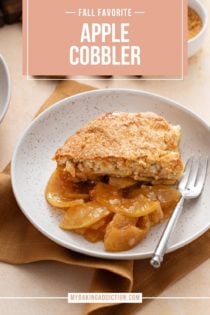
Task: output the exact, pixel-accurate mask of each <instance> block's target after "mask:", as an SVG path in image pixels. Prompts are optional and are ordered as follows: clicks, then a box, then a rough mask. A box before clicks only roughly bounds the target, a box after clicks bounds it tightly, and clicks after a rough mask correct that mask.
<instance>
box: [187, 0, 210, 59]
mask: <svg viewBox="0 0 210 315" xmlns="http://www.w3.org/2000/svg"><path fill="white" fill-rule="evenodd" d="M188 5H189V6H190V7H191V8H192V9H194V10H195V11H196V12H197V13H198V15H199V16H200V18H201V20H202V22H203V27H202V29H201V31H200V32H199V33H198V34H197V35H196V36H195V37H193V38H191V39H190V40H188V58H190V57H192V56H193V55H194V54H196V53H197V52H198V51H199V50H200V48H201V46H202V44H203V41H204V39H205V36H206V31H207V26H208V13H207V11H206V9H205V7H204V5H203V4H202V3H201V2H200V1H198V0H188Z"/></svg>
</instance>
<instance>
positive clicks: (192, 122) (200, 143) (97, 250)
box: [11, 89, 210, 259]
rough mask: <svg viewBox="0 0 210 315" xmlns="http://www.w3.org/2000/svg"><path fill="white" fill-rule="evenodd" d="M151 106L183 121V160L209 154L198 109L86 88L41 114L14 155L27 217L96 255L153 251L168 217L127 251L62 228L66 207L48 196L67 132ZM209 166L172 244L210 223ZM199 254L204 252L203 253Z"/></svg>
mask: <svg viewBox="0 0 210 315" xmlns="http://www.w3.org/2000/svg"><path fill="white" fill-rule="evenodd" d="M114 111H121V112H142V111H152V112H155V113H157V114H159V115H162V116H164V117H165V118H166V119H167V120H168V121H169V122H171V123H172V124H175V125H176V124H180V125H181V127H182V140H181V151H182V157H183V159H184V161H186V159H187V158H189V157H190V156H191V155H192V154H205V155H207V154H209V148H210V129H209V127H208V126H207V125H206V124H205V123H204V122H203V121H202V120H201V119H200V118H198V117H197V116H196V115H195V114H193V113H192V112H190V111H188V110H186V109H185V108H184V107H182V106H180V105H179V104H177V103H175V102H174V101H172V100H170V99H167V98H164V97H161V96H158V95H155V94H151V93H146V92H143V91H139V90H138V91H136V90H125V89H106V90H97V91H91V92H86V93H81V94H78V95H76V96H73V97H70V98H66V99H64V100H62V101H60V102H58V103H57V104H56V105H54V106H53V107H51V108H49V109H48V110H46V111H45V112H44V113H42V114H41V115H40V116H38V117H37V118H36V119H35V120H34V121H33V122H32V123H31V125H30V126H29V127H28V129H27V130H26V131H25V132H24V134H23V135H22V137H21V139H20V140H19V142H18V144H17V147H16V149H15V152H14V155H13V159H12V168H11V173H12V186H13V191H14V194H15V197H16V199H17V202H18V204H19V206H20V208H21V209H22V211H23V213H24V214H25V215H26V217H27V218H28V219H29V220H30V221H31V223H32V224H33V225H34V226H35V227H36V228H37V229H38V230H39V231H41V232H42V233H43V234H44V235H46V236H47V237H49V238H50V239H52V240H54V241H55V242H56V243H58V244H60V245H62V246H64V247H67V248H69V249H72V250H74V251H77V252H80V253H84V254H87V255H91V256H97V257H104V258H111V259H142V258H145V257H149V256H151V255H152V252H153V250H154V248H155V245H156V244H157V241H158V239H159V237H160V235H161V233H162V231H163V228H164V226H165V223H163V224H159V225H157V226H155V227H154V228H152V229H151V231H150V233H149V234H148V236H147V237H146V239H144V240H143V241H142V242H141V243H140V244H139V245H137V246H136V247H135V248H133V249H131V250H129V251H126V252H117V253H110V252H106V251H105V250H104V247H103V243H102V242H98V243H90V242H88V241H87V240H85V239H84V238H83V237H82V236H80V235H77V234H75V233H73V232H70V231H64V230H62V229H60V228H59V222H60V221H61V219H62V217H63V214H64V212H63V211H62V210H61V211H58V210H56V209H54V208H52V207H51V206H50V205H49V204H48V203H47V202H46V200H45V197H44V190H45V187H46V184H47V181H48V179H49V177H50V175H51V173H52V172H53V170H54V169H55V168H56V164H55V162H54V161H52V159H51V158H52V156H53V155H54V153H55V151H56V149H57V148H58V147H60V146H61V145H62V144H63V143H64V141H65V140H66V138H67V137H69V136H70V135H72V134H73V133H75V132H76V131H77V130H78V129H79V128H81V127H82V126H83V125H84V124H85V123H86V122H87V121H89V120H91V119H93V118H94V117H95V116H97V115H99V114H101V113H102V112H114ZM209 175H210V172H209V171H208V175H207V181H206V185H205V188H204V191H203V193H202V195H201V197H200V198H199V199H197V200H195V201H191V202H188V203H186V204H185V207H184V211H183V214H182V215H181V217H180V220H179V222H178V224H177V226H176V230H175V232H174V234H173V237H172V238H171V241H170V244H169V250H168V251H173V250H175V249H177V248H180V247H182V246H184V245H186V244H188V243H189V242H191V241H192V240H194V239H195V238H197V237H198V236H200V235H201V234H202V233H204V232H205V231H206V230H207V229H208V228H209V226H210V211H209V209H210V198H209V190H210V176H209ZM198 254H199V253H198Z"/></svg>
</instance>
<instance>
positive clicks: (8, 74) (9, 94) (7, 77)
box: [0, 54, 11, 123]
mask: <svg viewBox="0 0 210 315" xmlns="http://www.w3.org/2000/svg"><path fill="white" fill-rule="evenodd" d="M0 61H1V62H2V65H3V67H4V69H5V73H6V79H7V82H8V89H7V96H6V101H5V103H4V109H3V112H2V114H0V123H1V122H2V120H3V118H4V116H5V114H6V112H7V110H8V107H9V103H10V98H11V77H10V72H9V68H8V65H7V63H6V61H5V59H4V57H3V56H2V55H1V54H0Z"/></svg>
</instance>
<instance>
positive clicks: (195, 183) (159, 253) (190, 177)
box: [150, 157, 208, 268]
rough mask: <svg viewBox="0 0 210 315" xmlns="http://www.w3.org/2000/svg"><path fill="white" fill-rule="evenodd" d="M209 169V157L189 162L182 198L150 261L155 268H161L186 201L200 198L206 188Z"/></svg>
mask: <svg viewBox="0 0 210 315" xmlns="http://www.w3.org/2000/svg"><path fill="white" fill-rule="evenodd" d="M207 168H208V157H191V158H190V159H189V160H188V161H187V163H186V166H185V170H184V174H183V176H182V179H181V181H180V183H179V187H178V189H179V191H180V193H181V198H180V200H179V202H178V204H177V206H176V208H175V209H174V211H173V213H172V215H171V217H170V219H169V221H168V223H167V225H166V227H165V230H164V231H163V233H162V236H161V238H160V240H159V243H158V245H157V247H156V249H155V251H154V254H153V257H152V259H151V260H150V263H151V265H152V266H153V267H155V268H159V267H160V265H161V262H162V261H163V257H164V254H165V252H166V250H167V244H168V241H169V238H170V236H171V234H172V231H173V229H174V227H175V225H176V223H177V221H178V218H179V216H180V214H181V212H182V209H183V205H184V200H185V199H193V198H197V197H199V196H200V194H201V192H202V190H203V187H204V183H205V178H206V173H207Z"/></svg>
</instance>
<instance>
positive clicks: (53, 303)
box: [0, 0, 210, 315]
mask: <svg viewBox="0 0 210 315" xmlns="http://www.w3.org/2000/svg"><path fill="white" fill-rule="evenodd" d="M203 2H204V3H205V4H206V6H208V11H209V13H210V3H209V2H208V0H205V1H204V0H203ZM209 38H210V32H208V35H207V39H206V41H205V44H204V45H203V48H202V50H201V51H200V52H199V53H198V54H197V55H196V56H195V57H193V58H192V59H191V60H190V61H189V69H188V76H187V77H186V78H185V80H184V81H118V80H116V79H115V80H109V81H105V80H102V81H99V80H97V78H96V80H94V81H91V82H86V83H89V84H90V83H91V84H92V85H94V86H96V87H99V88H104V87H126V88H128V87H129V88H136V89H143V90H146V91H152V92H155V93H158V94H161V95H164V96H167V97H170V98H172V99H174V100H176V101H178V102H180V103H181V104H183V105H184V106H186V107H187V108H190V109H192V110H193V111H194V112H196V113H197V114H198V115H200V116H201V117H202V118H203V119H204V120H206V121H207V122H208V123H209V121H210V40H209ZM0 53H1V54H2V55H3V56H4V57H5V59H6V61H7V63H8V65H9V68H10V72H11V77H12V98H11V103H10V107H9V111H8V113H7V115H6V117H5V119H4V121H3V122H2V124H1V125H0V152H3V155H2V154H0V170H1V169H2V168H3V167H4V166H5V165H6V164H7V162H8V161H9V160H10V158H11V155H12V152H13V149H14V146H15V143H16V141H17V139H18V137H19V136H20V134H21V132H22V131H23V129H24V128H25V127H26V126H27V125H28V124H29V123H30V121H31V119H32V118H33V116H34V114H35V113H36V111H37V109H38V108H39V107H40V105H41V104H42V103H43V102H44V101H45V99H46V98H47V97H48V96H49V95H50V94H51V92H52V91H53V89H54V87H55V85H56V83H57V82H56V81H27V79H26V77H25V76H23V75H22V33H21V25H18V24H16V25H12V26H5V27H3V28H0ZM84 82H85V81H84ZM209 270H210V260H208V261H206V262H205V263H203V264H202V265H200V266H199V267H198V268H196V269H195V270H193V271H192V272H191V273H190V274H188V275H187V276H185V277H184V278H182V279H181V280H179V281H177V282H176V283H175V284H173V285H171V286H170V288H168V289H166V290H165V291H164V292H163V293H162V294H161V296H177V295H178V296H209V297H210V272H209ZM92 274H93V271H92V270H89V269H86V268H80V267H72V266H66V265H64V264H61V263H55V262H39V263H33V264H29V265H21V266H17V265H16V266H14V265H8V264H4V263H0V296H66V294H67V292H79V291H80V292H81V291H82V292H84V291H88V288H89V284H90V281H91V278H92ZM209 309H210V300H193V301H192V300H179V301H174V300H153V301H151V302H150V303H148V304H147V305H145V307H144V309H143V314H144V315H152V314H154V313H155V314H157V315H169V314H170V315H177V314H179V315H194V314H197V313H199V314H202V315H209ZM29 312H30V315H37V314H45V315H54V314H55V315H57V314H59V315H60V314H62V315H67V314H74V315H81V314H82V306H81V305H76V304H75V305H69V304H67V302H66V301H65V300H50V301H48V300H41V301H40V300H33V301H32V300H30V301H28V300H9V301H5V300H0V314H1V315H28V314H29ZM140 313H141V312H137V313H136V315H137V314H140Z"/></svg>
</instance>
